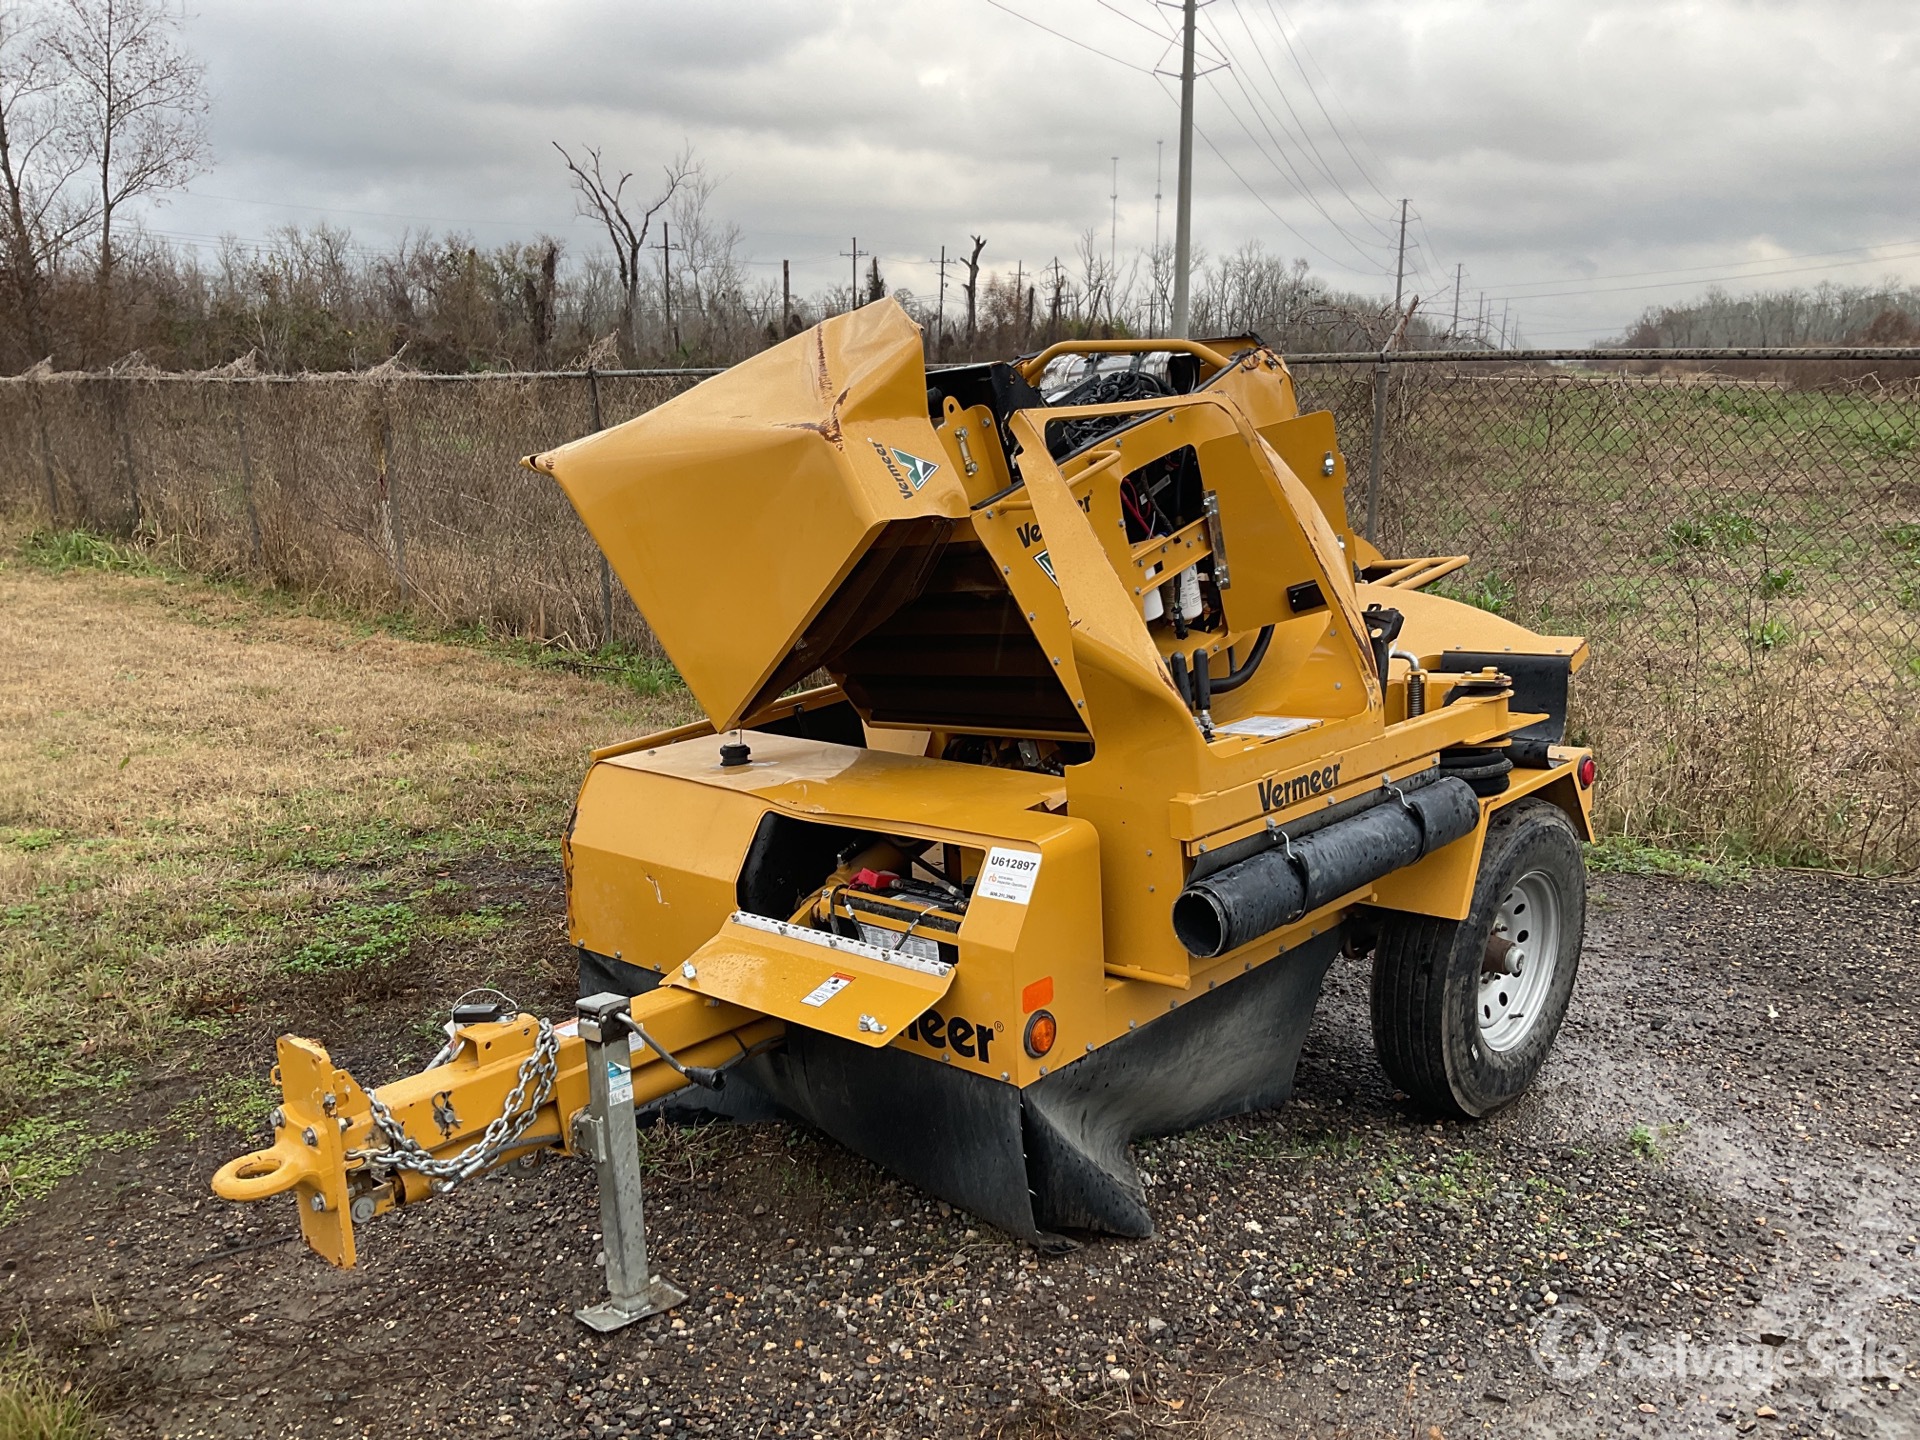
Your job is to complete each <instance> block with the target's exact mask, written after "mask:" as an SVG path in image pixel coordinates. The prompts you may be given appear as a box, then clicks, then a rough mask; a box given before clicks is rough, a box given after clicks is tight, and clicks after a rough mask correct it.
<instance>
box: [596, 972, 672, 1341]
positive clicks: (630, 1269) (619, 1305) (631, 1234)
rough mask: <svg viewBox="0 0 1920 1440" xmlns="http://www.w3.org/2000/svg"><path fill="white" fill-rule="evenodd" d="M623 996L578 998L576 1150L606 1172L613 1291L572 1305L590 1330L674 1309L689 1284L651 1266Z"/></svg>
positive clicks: (605, 1226)
mask: <svg viewBox="0 0 1920 1440" xmlns="http://www.w3.org/2000/svg"><path fill="white" fill-rule="evenodd" d="M627 1005H628V1000H627V997H626V996H624V995H612V994H600V995H589V996H587V997H586V998H585V999H584V1000H582V1001H581V1002H580V1006H579V1013H580V1038H581V1039H582V1040H583V1041H585V1042H586V1047H587V1109H586V1113H585V1114H583V1115H582V1116H580V1118H579V1119H578V1120H577V1121H576V1122H575V1124H576V1126H577V1127H578V1129H577V1131H576V1134H575V1137H574V1148H575V1150H576V1152H577V1153H579V1154H582V1155H585V1156H588V1157H589V1158H591V1159H592V1161H593V1163H594V1166H595V1168H596V1169H597V1170H598V1171H599V1174H600V1230H601V1234H602V1237H603V1238H604V1240H605V1241H606V1253H607V1298H606V1300H604V1301H603V1302H602V1303H600V1304H598V1305H589V1306H587V1307H586V1308H585V1309H584V1310H576V1311H574V1312H573V1313H574V1316H575V1317H576V1318H577V1319H578V1320H579V1321H580V1322H581V1323H582V1324H583V1325H586V1326H588V1327H589V1328H590V1329H594V1330H598V1331H601V1332H602V1333H605V1332H607V1331H609V1330H619V1329H621V1328H622V1327H624V1326H627V1325H631V1324H633V1322H634V1321H636V1320H645V1319H646V1318H647V1317H648V1316H649V1315H658V1314H660V1313H661V1312H662V1311H665V1310H671V1309H672V1308H673V1307H674V1306H676V1305H678V1304H680V1303H682V1302H683V1301H684V1300H685V1299H686V1298H687V1294H686V1291H684V1290H682V1289H680V1288H679V1287H678V1286H677V1285H674V1284H673V1283H672V1282H670V1281H668V1280H664V1279H662V1278H661V1277H660V1276H658V1275H655V1274H653V1273H652V1271H651V1270H650V1269H649V1268H648V1265H647V1227H646V1220H645V1218H644V1216H643V1215H642V1213H641V1198H640V1137H639V1133H638V1131H637V1130H636V1129H635V1127H634V1119H633V1051H632V1041H631V1039H630V1038H629V1036H628V1029H627V1026H626V1025H625V1024H624V1023H622V1020H621V1019H620V1018H618V1017H621V1016H622V1013H623V1012H624V1011H625V1010H626V1008H627Z"/></svg>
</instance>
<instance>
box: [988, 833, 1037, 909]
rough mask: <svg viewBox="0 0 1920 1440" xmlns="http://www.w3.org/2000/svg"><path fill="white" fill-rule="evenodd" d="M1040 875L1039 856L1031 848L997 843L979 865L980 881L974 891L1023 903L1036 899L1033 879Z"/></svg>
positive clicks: (989, 897) (995, 898)
mask: <svg viewBox="0 0 1920 1440" xmlns="http://www.w3.org/2000/svg"><path fill="white" fill-rule="evenodd" d="M1039 878H1040V857H1039V856H1038V855H1035V854H1034V853H1032V852H1031V851H1029V850H1002V849H1001V848H1000V847H999V846H997V845H996V846H995V847H994V848H993V849H991V850H989V851H988V852H987V863H986V864H984V865H982V866H981V867H980V880H979V883H978V884H976V885H975V886H974V887H973V893H974V894H975V895H976V896H985V897H986V898H987V899H989V900H1009V901H1012V902H1013V903H1014V904H1015V905H1024V904H1026V903H1027V902H1028V901H1029V900H1031V899H1032V898H1033V882H1034V881H1035V880H1038V879H1039Z"/></svg>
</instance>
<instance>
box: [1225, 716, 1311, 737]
mask: <svg viewBox="0 0 1920 1440" xmlns="http://www.w3.org/2000/svg"><path fill="white" fill-rule="evenodd" d="M1319 723H1320V722H1319V721H1318V720H1313V719H1309V718H1307V717H1305V716H1301V715H1249V716H1247V718H1246V719H1244V720H1235V721H1234V722H1233V723H1232V724H1230V725H1216V726H1214V727H1213V729H1214V733H1215V734H1216V735H1251V736H1253V737H1254V738H1255V739H1259V740H1278V739H1280V738H1281V736H1283V735H1292V734H1294V733H1295V732H1296V731H1300V730H1310V729H1312V728H1313V727H1314V726H1315V725H1318V724H1319Z"/></svg>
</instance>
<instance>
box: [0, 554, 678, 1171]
mask: <svg viewBox="0 0 1920 1440" xmlns="http://www.w3.org/2000/svg"><path fill="white" fill-rule="evenodd" d="M11 538H13V539H14V540H15V541H16V543H17V540H18V537H17V536H14V537H11ZM688 710H689V704H688V702H687V701H686V700H685V698H684V696H681V697H673V696H669V697H667V698H654V699H647V698H643V697H640V696H636V695H634V694H632V693H630V692H625V691H622V690H621V689H619V688H616V687H615V686H613V685H610V684H606V683H604V682H600V681H596V680H591V679H584V678H576V677H574V676H571V675H567V674H564V673H555V672H554V671H552V670H547V669H537V668H535V667H533V666H530V665H528V664H526V663H524V662H522V661H519V660H516V659H513V658H509V657H506V656H503V655H499V654H492V653H487V652H486V651H484V650H479V649H475V648H471V647H466V646H460V645H454V644H444V643H428V642H422V641H418V640H412V639H405V638H399V637H396V636H394V635H391V634H385V633H380V632H378V631H376V630H372V629H370V628H369V627H367V626H364V625H361V626H355V625H350V624H346V623H342V622H340V621H337V620H326V619H321V618H315V617H311V616H304V615H301V614H298V613H292V612H291V611H290V610H288V609H287V607H285V606H284V605H280V604H277V603H276V602H275V601H274V600H273V598H272V597H268V596H257V595H248V594H246V593H243V592H238V591H233V590H223V589H221V588H218V587H215V586H211V585H208V584H205V583H202V582H198V581H192V580H183V579H180V578H177V577H165V576H154V575H141V574H115V573H106V572H103V571H101V570H98V569H84V570H74V571H70V572H68V573H64V574H50V573H47V572H46V571H45V570H42V569H38V568H35V567H32V566H29V565H26V564H23V563H22V562H21V561H19V560H18V559H13V560H9V561H7V562H6V563H4V564H0V915H4V918H5V925H4V928H3V930H0V1033H5V1034H7V1035H8V1036H10V1037H13V1038H12V1039H10V1040H9V1043H8V1045H7V1047H5V1052H4V1056H3V1057H0V1165H9V1166H10V1173H9V1174H7V1175H5V1176H0V1180H4V1181H6V1182H7V1183H9V1184H11V1186H12V1187H13V1188H14V1189H15V1190H16V1191H18V1190H20V1189H21V1187H22V1186H23V1185H24V1186H27V1187H29V1188H32V1189H44V1188H47V1187H48V1186H49V1185H50V1184H51V1183H56V1182H57V1181H58V1179H59V1178H60V1175H59V1173H58V1171H57V1168H56V1169H55V1170H54V1171H52V1172H49V1171H48V1170H47V1169H46V1168H45V1167H46V1165H47V1164H49V1163H52V1162H51V1161H50V1158H49V1155H48V1153H47V1151H48V1146H46V1145H43V1144H34V1143H29V1142H31V1141H32V1140H33V1138H34V1137H33V1135H30V1134H28V1133H27V1132H28V1131H32V1132H34V1134H37V1135H41V1136H42V1137H43V1138H45V1139H48V1140H57V1139H60V1138H62V1137H61V1132H62V1130H63V1128H71V1126H72V1125H73V1124H75V1123H77V1122H73V1121H68V1120H61V1119H57V1118H50V1111H49V1109H48V1106H47V1104H46V1103H45V1102H46V1100H47V1099H48V1097H51V1096H58V1095H59V1094H61V1093H62V1092H73V1091H84V1090H86V1089H88V1088H98V1087H101V1086H110V1085H112V1084H113V1083H115V1082H116V1080H117V1079H119V1078H121V1077H122V1076H124V1075H125V1074H126V1073H127V1071H128V1069H129V1067H132V1066H139V1065H145V1064H150V1063H152V1062H154V1061H156V1060H157V1059H159V1058H161V1057H163V1056H167V1055H172V1054H175V1053H178V1054H181V1055H187V1054H191V1053H192V1051H193V1050H194V1049H195V1047H196V1046H204V1042H205V1039H206V1038H207V1036H208V1033H209V1032H217V1031H218V1030H219V1029H220V1028H221V1026H222V1025H223V1024H224V1023H225V1019H224V1018H223V1017H228V1016H231V1015H233V1014H236V1013H239V1012H241V1011H244V1010H245V1008H246V1007H247V1006H248V1004H249V1003H250V1001H251V1000H252V998H253V997H256V996H258V995H259V994H260V993H261V992H262V990H263V988H265V987H269V986H272V985H274V984H276V983H279V984H282V985H284V984H286V983H290V982H289V981H288V977H289V976H290V975H291V976H293V977H294V981H293V982H291V983H297V982H298V981H299V980H300V978H301V977H303V976H312V975H315V974H324V973H326V972H334V971H342V972H348V971H352V970H354V969H355V968H356V967H363V966H367V965H373V964H380V963H388V964H391V963H394V962H396V961H398V960H402V959H404V958H405V956H406V954H407V953H408V952H409V950H411V949H412V948H413V947H414V946H416V945H418V944H420V943H422V942H423V941H425V940H429V939H432V938H433V937H435V936H440V937H453V938H461V937H465V938H469V939H471V940H474V941H475V942H481V941H484V940H485V939H486V937H487V936H488V935H489V934H490V933H492V932H493V931H495V930H497V929H499V928H500V927H501V925H502V924H504V923H507V921H508V920H510V919H511V918H512V917H510V916H509V917H503V916H501V915H499V914H494V913H489V912H488V911H487V910H486V909H485V907H476V906H475V905H474V904H473V903H472V900H471V897H467V896H465V895H464V894H463V893H460V892H461V887H460V886H459V883H458V882H457V881H455V880H452V879H449V878H447V877H448V876H450V875H452V874H454V873H457V871H458V867H459V865H460V864H461V863H463V862H466V863H472V862H473V861H474V860H475V859H476V857H485V858H488V859H494V858H501V857H503V858H505V859H507V860H510V861H514V862H518V863H520V864H522V865H524V866H526V867H528V868H544V869H557V851H558V839H557V837H558V836H559V833H560V830H561V828H562V826H563V824H564V822H565V819H566V815H567V810H568V807H569V806H570V804H571V803H572V799H573V795H574V791H575V788H576V786H577V784H578V780H579V776H580V773H581V771H582V769H583V765H584V757H585V753H586V751H587V750H588V749H590V748H591V747H593V746H595V745H599V744H604V743H607V742H609V741H611V740H614V739H618V738H622V737H625V736H629V735H632V734H636V733H640V732H643V731H645V730H647V729H649V728H653V727H655V726H657V725H662V724H669V723H677V721H679V720H680V719H682V718H684V717H685V716H686V715H687V713H688ZM59 1108H60V1107H59V1106H57V1105H56V1106H54V1107H53V1109H54V1110H55V1111H57V1110H58V1109H59ZM49 1132H51V1133H49ZM66 1138H67V1139H69V1140H71V1139H72V1137H71V1136H67V1137H66ZM101 1138H102V1137H95V1139H96V1140H99V1139H101ZM10 1143H11V1149H10V1150H9V1148H8V1147H9V1144H10ZM36 1167H38V1168H36Z"/></svg>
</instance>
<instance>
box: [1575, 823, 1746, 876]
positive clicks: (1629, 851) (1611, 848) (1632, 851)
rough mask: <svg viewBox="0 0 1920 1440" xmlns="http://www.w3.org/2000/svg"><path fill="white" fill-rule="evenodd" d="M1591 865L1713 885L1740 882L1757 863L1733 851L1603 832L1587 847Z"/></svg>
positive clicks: (1604, 872)
mask: <svg viewBox="0 0 1920 1440" xmlns="http://www.w3.org/2000/svg"><path fill="white" fill-rule="evenodd" d="M1587 869H1589V870H1591V871H1593V872H1594V873H1595V874H1598V875H1667V876H1671V877H1673V878H1674V879H1678V880H1701V881H1705V882H1706V883H1707V884H1709V885H1737V884H1741V883H1743V882H1745V881H1747V880H1750V879H1752V878H1753V866H1752V865H1751V864H1750V863H1749V862H1748V861H1746V860H1745V859H1742V858H1739V857H1737V856H1733V855H1729V854H1724V853H1721V854H1716V853H1709V852H1706V851H1688V850H1678V849H1669V848H1668V847H1666V846H1664V845H1660V844H1657V843H1655V842H1653V841H1651V840H1642V839H1640V838H1639V837H1638V836H1634V835H1603V836H1601V837H1600V839H1599V840H1597V841H1595V842H1594V843H1593V844H1591V845H1589V846H1588V847H1587Z"/></svg>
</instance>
